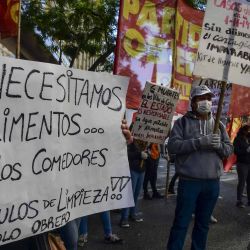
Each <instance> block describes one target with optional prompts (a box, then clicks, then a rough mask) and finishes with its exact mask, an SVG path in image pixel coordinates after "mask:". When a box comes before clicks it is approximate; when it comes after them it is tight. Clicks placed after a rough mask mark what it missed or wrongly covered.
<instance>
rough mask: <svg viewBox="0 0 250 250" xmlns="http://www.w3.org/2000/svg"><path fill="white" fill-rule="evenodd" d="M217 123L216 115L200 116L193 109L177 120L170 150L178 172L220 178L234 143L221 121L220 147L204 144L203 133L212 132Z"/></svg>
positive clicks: (184, 174) (183, 174) (196, 177)
mask: <svg viewBox="0 0 250 250" xmlns="http://www.w3.org/2000/svg"><path fill="white" fill-rule="evenodd" d="M213 127H214V119H213V117H211V116H210V117H209V119H208V120H205V121H204V120H199V119H198V118H197V117H196V116H195V114H194V113H192V112H187V113H186V115H184V116H183V117H182V118H179V119H178V120H177V121H176V122H175V124H174V127H173V129H172V131H171V134H170V137H169V141H168V151H169V153H170V154H175V167H176V172H177V174H179V175H180V176H184V177H189V178H195V179H218V178H220V176H221V174H222V172H223V163H222V160H223V159H225V158H227V157H228V156H229V155H231V154H232V152H233V146H232V144H231V142H230V140H229V137H228V134H227V132H226V129H225V127H224V125H223V124H222V123H221V124H220V130H219V131H220V132H219V133H220V137H221V146H220V148H219V149H216V150H215V149H213V148H212V147H210V148H202V146H201V141H200V139H201V137H202V136H205V135H208V134H212V133H213Z"/></svg>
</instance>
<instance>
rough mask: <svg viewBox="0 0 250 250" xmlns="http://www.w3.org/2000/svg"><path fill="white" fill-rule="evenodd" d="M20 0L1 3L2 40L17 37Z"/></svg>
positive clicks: (0, 25)
mask: <svg viewBox="0 0 250 250" xmlns="http://www.w3.org/2000/svg"><path fill="white" fill-rule="evenodd" d="M19 4H20V1H19V0H1V1H0V34H1V38H6V37H11V36H17V29H18V17H19Z"/></svg>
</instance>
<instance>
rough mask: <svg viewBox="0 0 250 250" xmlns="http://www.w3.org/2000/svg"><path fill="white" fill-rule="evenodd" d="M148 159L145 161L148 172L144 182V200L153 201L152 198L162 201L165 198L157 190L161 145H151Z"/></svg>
mask: <svg viewBox="0 0 250 250" xmlns="http://www.w3.org/2000/svg"><path fill="white" fill-rule="evenodd" d="M148 155H149V157H148V159H147V160H146V161H145V166H146V171H145V176H144V181H143V190H144V196H143V198H144V199H145V200H152V198H155V199H161V198H163V195H161V194H160V193H159V192H158V191H157V188H156V182H157V169H158V164H159V158H160V149H159V145H158V144H156V143H151V144H150V145H149V147H148ZM148 182H150V185H151V188H152V193H153V194H152V197H151V196H150V194H149V193H148Z"/></svg>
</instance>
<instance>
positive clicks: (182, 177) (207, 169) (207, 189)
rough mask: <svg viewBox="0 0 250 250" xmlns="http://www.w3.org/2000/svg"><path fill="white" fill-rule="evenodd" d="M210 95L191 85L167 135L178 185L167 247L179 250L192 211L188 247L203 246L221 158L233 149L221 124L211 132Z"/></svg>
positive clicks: (196, 249)
mask: <svg viewBox="0 0 250 250" xmlns="http://www.w3.org/2000/svg"><path fill="white" fill-rule="evenodd" d="M212 96H213V94H212V92H211V91H210V89H209V88H208V87H206V86H204V85H203V86H196V87H194V88H193V89H192V91H191V95H190V107H191V111H189V112H187V113H186V114H185V115H184V116H183V117H182V118H180V119H178V120H177V121H176V122H175V124H174V127H173V129H172V131H171V134H170V137H169V141H168V151H169V153H170V154H175V168H176V173H177V174H178V175H179V184H178V193H177V204H176V210H175V219H174V223H173V226H172V228H171V232H170V236H169V240H168V245H167V249H168V250H182V249H183V245H184V241H185V237H186V233H187V229H188V226H189V223H190V221H191V218H192V213H195V222H194V228H193V233H192V246H191V249H192V250H204V249H205V248H206V240H207V234H208V229H209V221H210V216H211V215H212V212H213V209H214V207H215V204H216V201H217V198H218V196H219V178H220V176H221V174H222V172H223V171H222V169H223V164H222V160H223V159H224V158H227V157H228V156H229V155H231V154H232V152H233V146H232V144H231V142H230V140H229V137H228V135H227V132H226V130H225V127H224V126H223V124H220V130H219V133H218V134H214V133H213V128H214V119H213V117H212V115H211V106H212V102H211V99H212Z"/></svg>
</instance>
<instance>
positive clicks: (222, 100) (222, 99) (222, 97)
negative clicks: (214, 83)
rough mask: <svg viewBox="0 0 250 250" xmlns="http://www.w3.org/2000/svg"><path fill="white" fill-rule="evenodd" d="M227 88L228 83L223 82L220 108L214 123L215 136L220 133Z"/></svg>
mask: <svg viewBox="0 0 250 250" xmlns="http://www.w3.org/2000/svg"><path fill="white" fill-rule="evenodd" d="M226 86H227V82H226V81H223V82H222V85H221V90H220V98H219V103H218V108H217V112H216V117H215V122H214V134H217V133H218V131H219V126H220V117H221V113H222V108H223V102H224V96H225V92H226Z"/></svg>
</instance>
